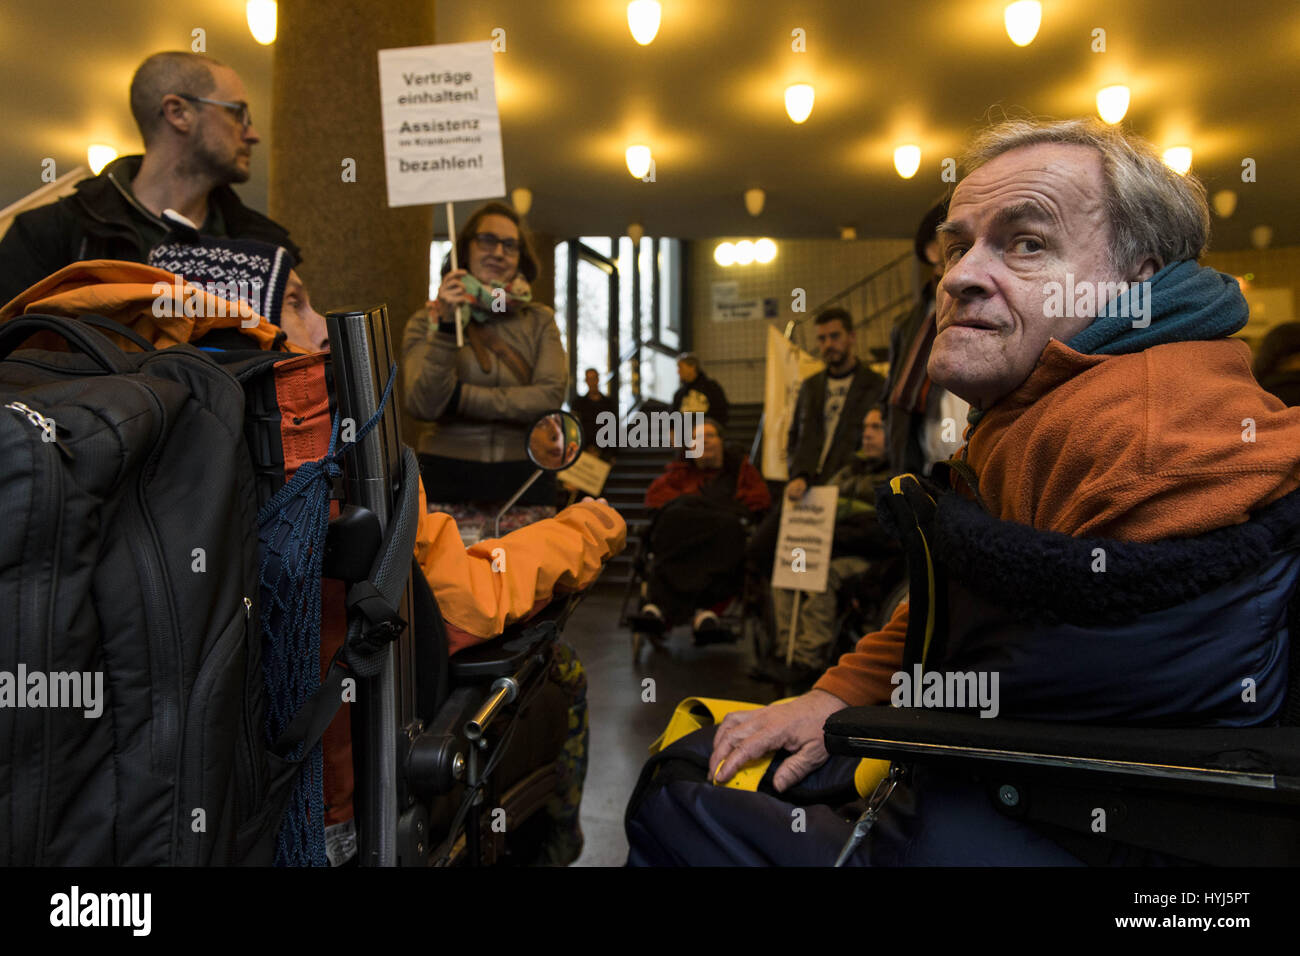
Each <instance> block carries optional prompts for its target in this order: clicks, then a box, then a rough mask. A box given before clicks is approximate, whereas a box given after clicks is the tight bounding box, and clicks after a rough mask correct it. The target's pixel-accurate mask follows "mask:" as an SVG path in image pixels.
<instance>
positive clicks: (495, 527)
mask: <svg viewBox="0 0 1300 956" xmlns="http://www.w3.org/2000/svg"><path fill="white" fill-rule="evenodd" d="M543 470H544V469H541V468H538V469H537V470H536V471H534V472H533V476H532V477H531V478H529V479H528V480H527V481H525V482H524V483H523V484H522V485H520V486H519V490H518V491H516V492H515V493H514V494H513V495H511V496H510V500H509V501H507V502H506V503H505V505H503V506H502V508H501V510H500V511H498V512H497V516H496V520H495V521H494V522H493V524H492V537H494V538H499V537H501V519H502V518H503V517H505V513H506V512H507V511H509V510H510V509H511V508H512V507H514V503H515V502H516V501H518V500H519V499H520V498H522V497H523V494H524V492H525V491H527V490H528V489H529V488H531V487H532V486H533V482H534V481H536V480H537V479H538V478H540V477H542V472H543Z"/></svg>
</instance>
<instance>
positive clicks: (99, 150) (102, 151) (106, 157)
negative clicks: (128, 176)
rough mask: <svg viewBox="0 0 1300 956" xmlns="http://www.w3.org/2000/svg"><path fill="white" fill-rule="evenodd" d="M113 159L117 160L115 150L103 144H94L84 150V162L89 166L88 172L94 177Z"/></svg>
mask: <svg viewBox="0 0 1300 956" xmlns="http://www.w3.org/2000/svg"><path fill="white" fill-rule="evenodd" d="M115 159H117V150H115V149H114V148H113V147H112V146H105V145H104V144H103V143H96V144H94V145H93V146H91V147H90V148H89V149H87V150H86V162H87V163H89V164H90V171H91V172H92V173H94V174H95V175H96V176H98V175H99V172H100V170H102V169H103V168H104V167H105V166H107V165H108V164H109V163H111V162H112V161H113V160H115Z"/></svg>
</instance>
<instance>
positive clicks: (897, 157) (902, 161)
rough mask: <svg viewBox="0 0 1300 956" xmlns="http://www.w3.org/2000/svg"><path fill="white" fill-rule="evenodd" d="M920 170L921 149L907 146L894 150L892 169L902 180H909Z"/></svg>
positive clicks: (910, 145)
mask: <svg viewBox="0 0 1300 956" xmlns="http://www.w3.org/2000/svg"><path fill="white" fill-rule="evenodd" d="M920 168H921V147H920V146H914V145H912V144H910V143H909V144H908V145H905V146H900V147H898V149H896V150H894V169H896V170H898V175H900V176H902V177H903V178H904V179H911V178H912V177H913V176H915V175H916V171H917V170H918V169H920Z"/></svg>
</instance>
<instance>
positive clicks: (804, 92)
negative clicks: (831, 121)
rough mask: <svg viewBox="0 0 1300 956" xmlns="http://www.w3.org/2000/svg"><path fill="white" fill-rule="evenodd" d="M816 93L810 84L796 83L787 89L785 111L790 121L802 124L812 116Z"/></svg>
mask: <svg viewBox="0 0 1300 956" xmlns="http://www.w3.org/2000/svg"><path fill="white" fill-rule="evenodd" d="M816 95H817V94H816V91H815V90H814V89H813V88H812V86H811V85H810V84H808V83H796V84H794V86H787V87H786V88H785V111H786V113H787V114H788V115H789V117H790V119H791V120H792V121H794V122H796V123H802V122H803V121H804V120H806V119H807V118H808V117H809V116H810V115H812V108H813V99H814V98H815V97H816Z"/></svg>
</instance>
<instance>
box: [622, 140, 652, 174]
mask: <svg viewBox="0 0 1300 956" xmlns="http://www.w3.org/2000/svg"><path fill="white" fill-rule="evenodd" d="M627 171H628V172H629V173H631V174H632V175H633V176H635V177H636V178H637V179H643V178H644V177H645V174H646V173H648V172H650V147H649V146H629V147H628V148H627Z"/></svg>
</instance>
